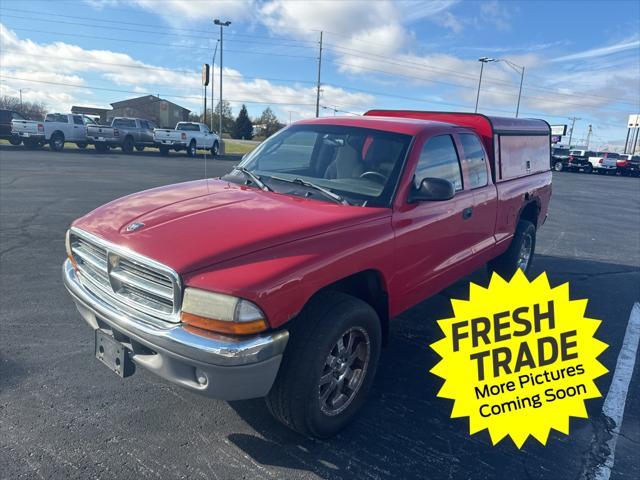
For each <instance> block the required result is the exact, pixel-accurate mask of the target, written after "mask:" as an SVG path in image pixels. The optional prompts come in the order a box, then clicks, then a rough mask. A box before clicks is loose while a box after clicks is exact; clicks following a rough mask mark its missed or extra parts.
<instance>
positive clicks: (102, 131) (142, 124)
mask: <svg viewBox="0 0 640 480" xmlns="http://www.w3.org/2000/svg"><path fill="white" fill-rule="evenodd" d="M154 128H155V125H154V124H153V122H151V121H150V120H145V119H142V118H128V117H115V118H114V119H113V120H112V121H111V125H108V126H107V125H89V126H88V127H87V139H88V140H89V142H90V143H93V145H94V146H95V148H96V150H98V151H106V150H109V149H110V148H115V147H120V148H121V149H122V151H123V152H125V153H131V152H133V149H134V148H135V149H136V150H137V151H139V152H141V151H142V150H144V148H145V147H152V146H153V145H154V143H153V129H154Z"/></svg>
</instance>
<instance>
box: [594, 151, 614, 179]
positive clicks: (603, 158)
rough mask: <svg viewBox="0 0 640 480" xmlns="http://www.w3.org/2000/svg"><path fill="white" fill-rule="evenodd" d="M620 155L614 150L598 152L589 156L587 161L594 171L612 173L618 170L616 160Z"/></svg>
mask: <svg viewBox="0 0 640 480" xmlns="http://www.w3.org/2000/svg"><path fill="white" fill-rule="evenodd" d="M619 158H620V155H619V154H617V153H615V152H598V153H597V154H596V155H595V156H593V157H589V163H590V164H591V165H592V166H593V171H594V172H596V173H613V174H615V173H616V172H617V171H618V166H617V161H618V159H619Z"/></svg>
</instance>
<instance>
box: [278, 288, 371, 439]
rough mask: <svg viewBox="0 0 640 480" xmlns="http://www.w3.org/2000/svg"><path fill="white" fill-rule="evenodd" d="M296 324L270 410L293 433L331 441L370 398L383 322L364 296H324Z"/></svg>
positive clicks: (334, 293)
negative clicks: (364, 299) (364, 300)
mask: <svg viewBox="0 0 640 480" xmlns="http://www.w3.org/2000/svg"><path fill="white" fill-rule="evenodd" d="M294 322H295V324H294V325H292V327H291V330H290V339H289V344H288V345H287V349H286V351H285V354H284V358H283V360H282V365H281V366H280V371H279V372H278V377H277V378H276V381H275V383H274V385H273V387H272V388H271V391H270V392H269V394H268V396H267V398H266V402H267V407H268V408H269V411H270V412H271V414H272V415H273V416H274V417H275V418H276V419H278V420H279V421H280V422H282V423H283V424H284V425H286V426H287V427H289V428H291V429H292V430H295V431H297V432H299V433H301V434H302V435H306V436H312V437H318V438H328V437H331V436H333V435H335V434H336V433H338V432H339V431H340V430H341V429H342V428H344V427H345V426H346V425H347V423H349V422H350V421H351V420H352V419H353V417H354V416H355V415H356V413H357V412H358V410H359V409H360V407H361V406H362V404H363V403H364V401H365V399H366V396H367V392H368V391H369V388H370V386H371V383H372V382H373V379H374V377H375V373H376V369H377V367H378V358H379V356H380V349H381V344H382V332H381V328H380V319H379V318H378V315H377V314H376V312H375V310H374V309H373V308H372V307H371V306H370V305H368V304H367V303H365V302H363V301H362V300H360V299H358V298H355V297H352V296H350V295H346V294H344V293H341V292H324V293H320V294H318V295H317V296H316V297H315V298H313V299H312V300H311V301H310V302H309V304H308V305H307V306H306V307H305V309H304V310H303V311H302V313H301V314H300V315H299V317H298V318H297V319H296V320H294Z"/></svg>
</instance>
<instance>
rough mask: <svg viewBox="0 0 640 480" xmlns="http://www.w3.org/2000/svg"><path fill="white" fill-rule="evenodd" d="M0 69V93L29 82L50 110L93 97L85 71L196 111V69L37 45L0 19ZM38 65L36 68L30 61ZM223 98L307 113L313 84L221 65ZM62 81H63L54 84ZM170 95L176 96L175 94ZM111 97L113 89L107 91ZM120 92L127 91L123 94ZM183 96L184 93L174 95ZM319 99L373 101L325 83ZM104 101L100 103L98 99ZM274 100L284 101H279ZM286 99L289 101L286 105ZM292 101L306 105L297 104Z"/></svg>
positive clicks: (358, 104)
mask: <svg viewBox="0 0 640 480" xmlns="http://www.w3.org/2000/svg"><path fill="white" fill-rule="evenodd" d="M0 41H1V43H2V46H3V48H2V51H1V52H0V65H1V69H0V74H2V75H3V77H2V87H3V93H4V92H6V93H7V94H13V95H15V93H16V92H17V89H18V88H21V87H24V86H25V84H28V85H30V86H31V85H32V87H31V88H29V89H28V90H27V92H28V93H27V94H25V96H24V98H25V99H27V100H30V101H31V100H38V101H42V102H44V103H46V104H48V105H49V107H50V108H52V109H54V110H69V109H70V107H71V106H72V105H73V104H78V103H81V102H83V101H87V100H88V99H89V101H91V102H92V104H94V105H95V102H96V100H95V99H93V98H92V96H98V97H102V96H104V94H102V95H92V92H93V93H95V92H99V90H98V89H96V90H92V89H91V85H92V82H90V81H87V80H86V79H85V76H87V75H90V74H91V75H95V74H98V75H99V76H100V77H102V78H104V79H106V80H109V81H110V82H111V83H112V84H113V85H112V87H110V88H116V89H122V90H129V91H132V92H139V93H141V94H142V93H155V92H156V91H158V90H160V89H162V90H161V91H162V92H166V93H165V94H164V96H166V97H168V98H169V99H170V100H174V101H176V102H177V103H179V104H182V105H184V106H186V107H187V108H191V109H193V110H194V111H200V110H201V106H202V101H201V99H200V95H201V92H202V87H201V84H200V74H199V71H198V70H197V69H194V70H193V71H188V70H184V71H177V70H173V69H169V68H164V67H160V66H157V65H152V64H148V63H145V62H142V61H139V60H136V59H134V58H132V57H131V56H130V55H127V54H124V53H118V52H112V51H109V50H86V49H83V48H81V47H79V46H77V45H72V44H68V43H64V42H54V43H50V44H38V43H35V42H32V41H30V40H23V39H20V38H19V37H18V36H17V35H16V34H15V33H14V32H12V31H10V30H8V29H7V28H6V27H5V26H4V25H3V24H0ZM34 64H37V65H38V70H37V72H36V71H34V70H33V65H34ZM213 73H214V78H216V79H217V78H218V75H219V70H218V67H217V66H214V72H213ZM223 75H224V76H225V79H224V82H225V83H224V90H225V98H228V99H230V100H232V105H234V106H239V105H240V103H242V102H247V103H250V102H264V103H265V106H266V105H268V104H269V102H274V109H279V110H280V111H281V112H282V111H288V110H293V109H294V108H295V109H296V110H297V111H298V115H297V116H298V117H299V116H302V114H303V112H305V111H308V112H312V111H313V108H312V105H313V104H315V98H316V93H315V88H314V87H309V86H300V85H295V84H294V85H285V86H283V85H278V84H274V83H272V82H270V81H267V80H263V79H251V80H249V79H246V78H245V77H244V76H243V75H242V73H241V72H240V71H238V70H234V69H230V68H225V69H224V70H223ZM7 77H15V78H20V79H25V80H39V81H46V82H52V83H49V84H47V83H40V84H38V83H36V82H34V83H31V82H28V81H19V80H15V79H11V78H7ZM54 84H67V85H54ZM171 94H173V95H177V96H179V97H178V98H176V97H173V96H172V95H171ZM111 96H113V94H112V95H111ZM121 96H123V97H126V96H131V94H129V95H128V94H126V93H123V94H121ZM180 97H189V98H180ZM322 101H323V102H327V103H331V104H332V105H334V104H335V105H341V106H346V107H351V108H360V109H362V108H365V107H366V106H367V105H369V104H371V103H372V102H373V97H372V96H371V95H366V94H362V93H351V92H347V91H345V90H344V89H339V88H328V87H327V88H325V89H324V90H323V96H322ZM101 103H102V105H104V103H105V102H101ZM276 104H284V105H282V106H280V105H278V106H276ZM286 104H291V105H290V106H287V105H286ZM298 104H309V106H307V107H305V108H302V107H300V105H298Z"/></svg>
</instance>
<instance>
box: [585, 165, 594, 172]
mask: <svg viewBox="0 0 640 480" xmlns="http://www.w3.org/2000/svg"><path fill="white" fill-rule="evenodd" d="M584 173H593V165H591V164H589V165H586V166H585V167H584Z"/></svg>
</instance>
